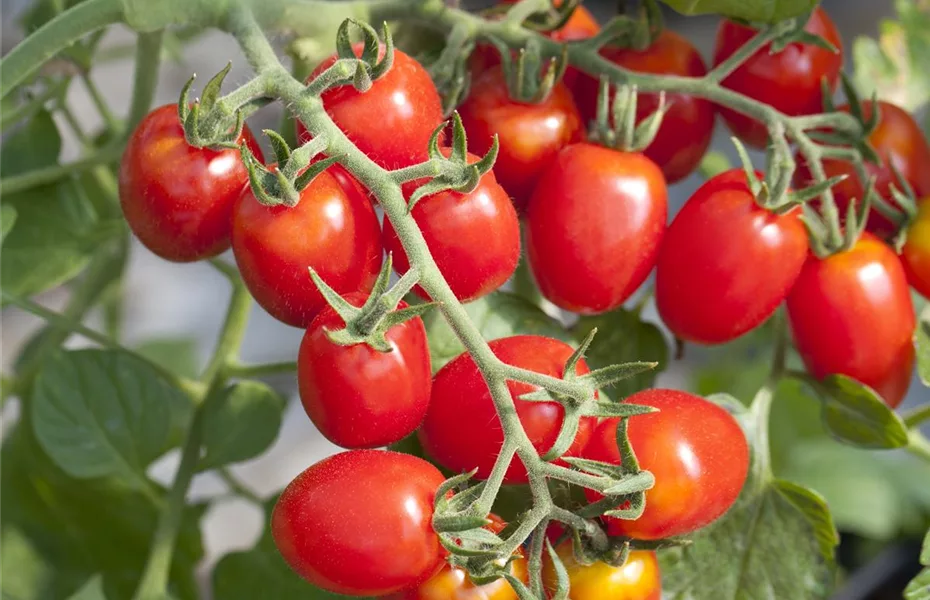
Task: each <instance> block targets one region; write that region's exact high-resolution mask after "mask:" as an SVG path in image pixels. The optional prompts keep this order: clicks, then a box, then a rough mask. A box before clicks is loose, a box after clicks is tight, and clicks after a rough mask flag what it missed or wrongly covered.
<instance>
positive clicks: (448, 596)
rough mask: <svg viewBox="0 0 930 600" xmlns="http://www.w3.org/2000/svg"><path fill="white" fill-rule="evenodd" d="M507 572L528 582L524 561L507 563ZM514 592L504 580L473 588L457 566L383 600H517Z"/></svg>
mask: <svg viewBox="0 0 930 600" xmlns="http://www.w3.org/2000/svg"><path fill="white" fill-rule="evenodd" d="M510 573H511V575H513V576H514V577H518V578H520V579H521V580H522V581H524V582H525V581H526V580H527V567H526V559H525V558H516V559H514V561H513V562H512V563H510ZM518 599H519V596H517V592H515V591H514V589H513V587H511V585H510V584H509V583H507V580H506V579H503V578H502V579H498V580H497V581H494V582H492V583H486V584H484V585H475V584H474V583H472V581H471V580H470V579H469V578H468V573H467V572H466V571H465V570H464V569H461V568H459V567H450V566H445V567H443V569H442V570H441V571H440V572H439V573H437V574H436V575H434V576H433V577H432V578H431V579H430V580H429V581H426V582H425V583H421V584H420V585H419V586H418V587H417V588H416V589H412V590H407V591H406V592H402V593H400V594H397V595H395V596H391V597H390V598H389V599H386V600H518Z"/></svg>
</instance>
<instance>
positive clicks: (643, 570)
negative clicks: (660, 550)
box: [543, 540, 662, 600]
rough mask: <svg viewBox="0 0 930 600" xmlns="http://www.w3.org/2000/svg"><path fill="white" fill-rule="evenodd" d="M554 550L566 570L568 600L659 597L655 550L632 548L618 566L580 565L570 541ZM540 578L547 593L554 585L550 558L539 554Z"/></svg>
mask: <svg viewBox="0 0 930 600" xmlns="http://www.w3.org/2000/svg"><path fill="white" fill-rule="evenodd" d="M555 551H556V554H558V556H559V558H560V559H561V560H562V564H563V565H564V566H565V570H566V571H568V583H569V591H568V600H660V599H661V598H662V579H661V577H660V574H659V561H657V560H656V555H655V552H646V551H642V550H636V551H633V552H630V556H629V557H628V558H627V560H626V562H625V563H623V565H622V566H619V567H612V566H610V565H608V564H607V563H602V562H596V563H594V564H592V565H583V564H581V563H579V562H578V560H577V559H576V558H575V553H574V552H573V551H572V541H571V540H566V541H564V542H562V543H561V544H559V545H558V546H557V547H556V549H555ZM543 582H544V583H545V586H546V590H547V591H548V592H549V594H554V593H555V592H556V590H557V589H558V580H557V579H556V574H555V568H554V567H553V565H552V560H551V559H550V558H549V557H548V556H547V555H545V554H544V555H543Z"/></svg>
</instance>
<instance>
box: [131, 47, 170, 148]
mask: <svg viewBox="0 0 930 600" xmlns="http://www.w3.org/2000/svg"><path fill="white" fill-rule="evenodd" d="M163 40H164V30H162V29H159V30H157V31H153V32H151V33H140V34H139V41H138V44H137V45H136V67H135V69H136V70H135V75H134V79H133V84H132V100H131V101H130V103H129V115H128V116H127V117H126V123H125V129H124V132H125V135H126V137H128V135H129V134H130V133H131V132H132V131H133V130H134V129H135V128H136V125H137V124H138V123H139V121H141V120H142V118H143V117H145V115H146V114H148V112H149V109H151V108H152V100H153V99H154V97H155V86H156V85H158V67H159V66H160V65H161V48H162V42H163Z"/></svg>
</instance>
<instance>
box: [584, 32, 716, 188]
mask: <svg viewBox="0 0 930 600" xmlns="http://www.w3.org/2000/svg"><path fill="white" fill-rule="evenodd" d="M601 55H602V56H604V58H606V59H607V60H609V61H611V62H613V63H615V64H618V65H620V66H621V67H624V68H626V69H630V70H633V71H637V72H640V73H654V74H657V75H680V76H682V77H702V76H704V75H705V74H706V73H707V67H706V66H705V65H704V59H702V58H701V55H700V54H699V53H698V51H697V49H696V48H695V47H694V46H693V45H692V44H691V42H689V41H688V40H687V39H685V38H684V37H682V36H680V35H678V34H677V33H675V32H674V31H671V30H668V29H666V30H664V31H662V34H661V35H659V37H658V39H656V40H655V42H654V43H653V44H652V46H650V47H649V48H647V49H646V50H641V51H637V50H633V49H628V48H616V47H610V46H606V47H604V48H603V49H602V50H601ZM599 89H600V82H599V81H598V80H597V79H594V78H593V77H591V76H589V75H584V76H582V77H581V78H580V79H579V81H578V85H577V86H576V87H575V90H574V91H575V99H576V100H577V101H578V108H579V109H580V110H581V114H582V116H583V117H584V122H585V123H587V122H590V121H591V120H593V119H594V118H595V117H596V116H597V96H598V91H599ZM665 101H666V104H667V106H668V107H669V108H668V112H667V113H666V114H665V118H663V119H662V126H661V127H660V128H659V133H658V134H657V135H656V138H655V139H654V140H653V141H652V143H651V144H650V145H649V147H648V148H646V150H645V154H646V156H648V157H649V158H651V159H652V160H653V161H655V163H656V164H658V165H659V167H661V169H662V173H663V174H664V175H665V179H666V180H667V181H668V183H675V182H677V181H680V180H681V179H684V178H685V177H687V176H688V175H690V174H691V173H692V172H693V171H694V170H695V169H696V168H697V166H698V164H700V162H701V159H702V158H703V157H704V154H705V153H706V152H707V147H708V146H709V145H710V138H711V136H712V135H713V132H714V105H713V104H712V103H711V102H709V101H707V100H704V99H702V98H697V97H695V96H690V95H688V94H667V95H666V98H665ZM658 108H659V96H658V95H657V94H640V95H639V97H638V99H637V104H636V118H637V120H638V121H642V120H643V119H645V118H646V117H648V116H649V115H651V114H652V113H654V112H655V111H656V110H657V109H658Z"/></svg>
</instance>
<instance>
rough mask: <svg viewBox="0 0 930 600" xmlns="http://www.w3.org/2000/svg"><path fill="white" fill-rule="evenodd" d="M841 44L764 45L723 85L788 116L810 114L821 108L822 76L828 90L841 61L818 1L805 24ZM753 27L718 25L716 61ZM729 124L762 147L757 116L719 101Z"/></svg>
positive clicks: (741, 41)
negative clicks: (773, 51)
mask: <svg viewBox="0 0 930 600" xmlns="http://www.w3.org/2000/svg"><path fill="white" fill-rule="evenodd" d="M804 30H805V31H807V32H808V33H813V34H815V35H819V36H821V37H822V38H824V39H825V40H827V41H828V42H830V43H831V44H833V45H834V46H836V48H837V49H838V50H839V52H836V53H833V52H831V51H829V50H827V49H825V48H821V47H819V46H814V45H813V44H801V43H794V44H789V45H788V46H787V47H786V48H785V49H784V50H782V51H781V52H779V53H778V54H770V53H769V51H770V46H769V45H766V46H763V47H762V48H761V49H760V50H759V51H758V52H756V53H755V54H754V55H753V56H752V57H751V58H750V59H749V60H748V61H746V62H745V63H743V64H742V65H741V66H740V67H739V68H738V69H736V70H735V71H733V73H731V74H730V75H729V76H728V77H726V78H725V79H724V80H723V82H722V83H723V85H724V86H725V87H728V88H730V89H731V90H733V91H734V92H739V93H740V94H744V95H746V96H749V97H750V98H753V99H755V100H759V101H760V102H765V103H766V104H769V105H771V106H772V107H773V108H775V109H776V110H778V111H780V112H783V113H785V114H786V115H790V116H797V115H810V114H815V113H818V112H820V111H821V110H822V109H823V92H822V90H821V84H820V81H821V80H822V79H823V78H826V80H827V83H828V84H829V86H830V90H834V89H836V83H837V81H838V80H839V74H840V69H841V68H842V67H843V51H842V49H843V42H842V40H841V39H840V34H839V32H838V31H837V30H836V26H835V25H834V24H833V21H832V20H831V19H830V16H829V15H828V14H827V13H826V12H825V11H824V10H823V9H822V8H820V7H817V8H816V9H814V13H813V14H812V15H811V18H810V20H809V21H808V22H807V25H806V26H805V27H804ZM755 34H756V31H755V30H754V29H752V28H751V27H746V26H745V25H740V24H738V23H734V22H733V21H723V23H721V25H720V29H719V30H718V31H717V44H716V46H715V48H714V65H719V64H720V63H722V62H723V61H724V60H726V59H727V58H729V57H730V56H731V55H732V54H733V53H734V52H736V51H737V50H738V49H739V48H741V47H742V46H743V44H745V43H746V42H748V41H749V40H750V39H751V38H752V37H753V36H754V35H755ZM719 108H720V114H721V115H723V118H724V119H725V120H726V122H727V125H729V126H730V130H731V131H733V133H734V134H736V135H737V136H738V137H739V138H740V139H741V140H743V141H744V142H745V143H747V144H749V145H750V146H755V147H757V148H764V147H765V145H766V144H767V143H768V131H767V130H766V128H765V125H763V124H762V123H761V122H759V121H756V120H754V119H751V118H749V117H747V116H745V115H743V114H741V113H738V112H736V111H733V110H730V109H728V108H724V107H722V106H721V107H719Z"/></svg>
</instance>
